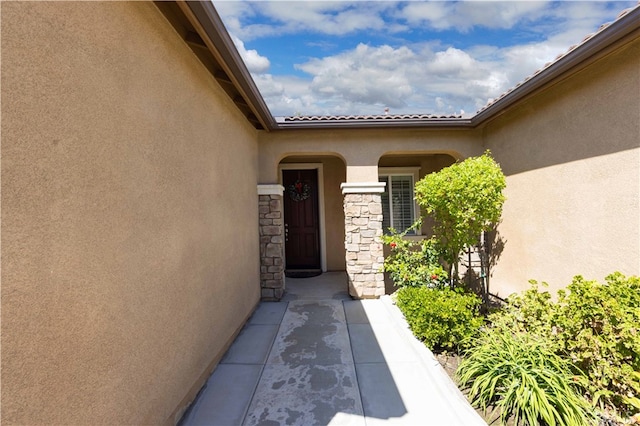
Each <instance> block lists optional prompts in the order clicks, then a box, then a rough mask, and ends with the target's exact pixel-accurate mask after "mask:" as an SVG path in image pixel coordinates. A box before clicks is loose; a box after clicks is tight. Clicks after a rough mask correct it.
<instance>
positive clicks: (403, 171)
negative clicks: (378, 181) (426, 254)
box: [378, 167, 422, 235]
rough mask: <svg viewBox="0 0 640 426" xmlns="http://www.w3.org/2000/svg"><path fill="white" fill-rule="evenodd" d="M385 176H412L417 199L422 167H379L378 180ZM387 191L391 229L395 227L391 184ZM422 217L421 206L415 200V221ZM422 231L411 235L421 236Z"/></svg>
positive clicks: (413, 191)
mask: <svg viewBox="0 0 640 426" xmlns="http://www.w3.org/2000/svg"><path fill="white" fill-rule="evenodd" d="M385 176H387V177H388V176H411V178H412V179H413V186H412V190H411V192H412V193H413V195H414V197H415V185H416V182H418V180H420V167H378V178H381V177H385ZM387 186H388V188H387V191H388V192H389V214H390V215H391V217H390V218H389V223H390V224H391V227H392V228H393V227H394V224H393V207H392V206H391V204H392V202H393V201H392V200H393V198H392V188H391V186H392V185H391V184H389V185H387ZM419 217H420V206H419V205H418V203H417V202H416V201H415V198H414V200H413V221H414V222H415V221H416V220H417V219H418V218H419ZM398 231H403V230H398ZM383 232H385V233H386V229H384V230H383ZM421 234H422V232H421V229H416V230H415V234H411V235H421Z"/></svg>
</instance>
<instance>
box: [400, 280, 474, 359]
mask: <svg viewBox="0 0 640 426" xmlns="http://www.w3.org/2000/svg"><path fill="white" fill-rule="evenodd" d="M395 294H396V304H397V306H398V308H400V310H401V311H402V313H403V314H404V316H405V318H406V319H407V323H408V324H409V327H410V328H411V331H412V332H413V334H414V335H415V336H416V337H417V338H418V339H420V340H422V341H423V342H424V343H425V345H426V346H427V347H429V348H430V349H432V350H434V351H436V352H440V351H451V352H458V350H460V349H463V348H466V347H468V345H469V343H470V342H471V339H472V337H473V336H475V335H476V334H477V333H478V330H479V328H480V326H481V325H482V323H483V321H484V320H483V318H482V317H481V316H480V315H479V314H478V310H479V306H480V303H481V300H480V298H479V297H478V296H476V295H475V294H471V293H464V292H462V290H460V289H456V290H452V289H450V288H448V287H445V288H441V289H437V288H429V287H426V286H421V287H410V286H408V287H403V288H401V289H400V290H398V291H397V292H396V293H395Z"/></svg>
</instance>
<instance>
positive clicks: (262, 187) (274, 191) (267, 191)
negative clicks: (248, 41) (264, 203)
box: [258, 183, 284, 195]
mask: <svg viewBox="0 0 640 426" xmlns="http://www.w3.org/2000/svg"><path fill="white" fill-rule="evenodd" d="M282 194H284V186H282V185H279V184H277V183H267V184H258V195H282Z"/></svg>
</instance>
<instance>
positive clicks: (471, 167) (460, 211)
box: [415, 151, 506, 278]
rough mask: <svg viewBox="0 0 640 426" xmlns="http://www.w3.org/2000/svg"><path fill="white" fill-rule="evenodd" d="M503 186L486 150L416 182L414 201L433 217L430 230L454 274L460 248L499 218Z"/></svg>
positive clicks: (475, 241) (497, 170)
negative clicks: (431, 229) (477, 155)
mask: <svg viewBox="0 0 640 426" xmlns="http://www.w3.org/2000/svg"><path fill="white" fill-rule="evenodd" d="M505 186H506V179H505V177H504V174H503V173H502V170H501V169H500V166H499V165H498V164H497V163H496V162H495V161H494V159H493V158H492V157H491V153H490V152H489V151H487V152H486V153H485V154H483V155H481V156H479V157H471V158H467V159H466V160H464V161H462V162H460V163H456V164H453V165H451V166H449V167H445V168H444V169H442V170H440V171H439V172H436V173H431V174H428V175H427V176H425V177H424V178H422V179H421V180H420V181H419V182H418V183H416V191H415V193H416V201H417V202H418V204H419V205H420V207H422V209H423V210H424V211H425V213H426V214H428V215H431V216H432V217H433V218H434V219H435V226H434V227H433V231H434V234H435V235H436V236H437V238H438V241H439V242H440V244H441V246H442V247H443V249H444V250H443V254H444V260H445V261H446V262H447V264H448V265H450V268H453V271H454V273H452V274H451V275H453V276H454V278H457V270H458V266H457V265H458V260H459V256H460V253H461V252H462V250H463V249H464V248H465V247H471V246H474V245H475V244H477V242H478V238H479V237H480V234H481V233H482V232H483V231H489V230H490V229H492V227H493V226H494V225H495V224H496V223H498V221H499V220H500V215H501V214H502V205H503V203H504V200H505V198H504V195H502V190H503V189H504V188H505Z"/></svg>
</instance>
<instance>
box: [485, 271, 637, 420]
mask: <svg viewBox="0 0 640 426" xmlns="http://www.w3.org/2000/svg"><path fill="white" fill-rule="evenodd" d="M532 284H533V286H532V288H531V289H529V290H527V291H526V292H524V293H523V294H522V295H520V296H512V297H510V298H509V299H508V303H507V305H506V307H505V308H504V310H502V311H500V312H498V313H496V314H494V315H492V316H490V318H489V319H490V322H491V323H492V326H491V327H490V328H489V330H488V332H490V333H492V332H499V333H504V332H506V331H516V332H526V333H528V334H529V335H531V336H533V337H534V338H536V339H538V340H540V341H544V342H545V347H547V348H548V349H549V350H551V351H553V352H554V353H555V354H557V355H558V356H561V357H562V358H564V359H566V360H568V361H570V362H571V365H572V369H573V372H574V373H575V374H581V375H583V376H584V380H585V391H586V396H587V397H588V398H589V399H590V401H591V402H592V404H593V405H594V406H598V407H599V408H600V409H602V410H606V411H613V412H617V413H619V414H620V415H622V416H627V415H631V414H633V413H634V412H637V411H638V410H640V399H639V398H638V396H639V395H640V373H639V372H640V278H638V277H628V278H627V277H625V276H623V275H622V274H620V273H614V274H612V275H610V276H608V277H607V278H606V284H600V283H598V282H597V281H587V280H585V279H584V278H582V277H581V276H576V277H575V278H574V279H573V282H572V283H571V284H570V285H569V286H568V287H567V291H564V290H560V291H559V292H558V299H557V302H553V301H552V297H551V295H550V294H549V293H548V292H546V291H543V292H541V291H539V289H538V284H537V283H536V282H532ZM543 285H545V284H544V283H543Z"/></svg>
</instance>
